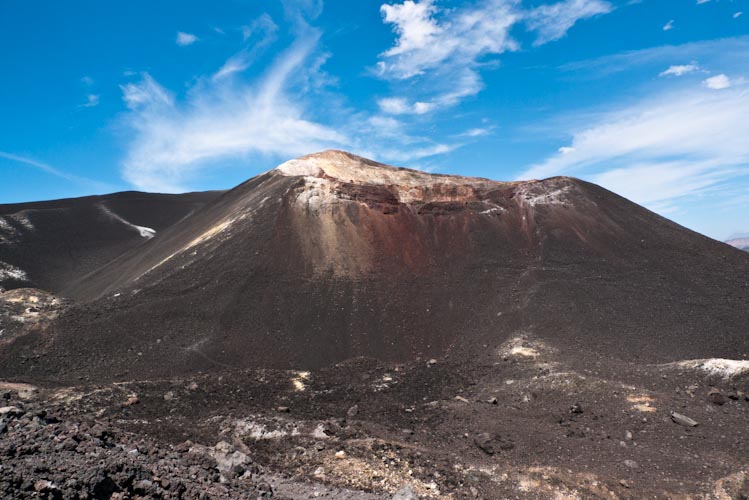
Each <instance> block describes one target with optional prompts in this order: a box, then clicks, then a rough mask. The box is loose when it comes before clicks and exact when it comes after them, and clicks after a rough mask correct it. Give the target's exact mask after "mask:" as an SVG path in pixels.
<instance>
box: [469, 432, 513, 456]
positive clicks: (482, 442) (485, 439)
mask: <svg viewBox="0 0 749 500" xmlns="http://www.w3.org/2000/svg"><path fill="white" fill-rule="evenodd" d="M473 443H474V444H475V445H476V446H478V447H479V448H480V449H481V450H482V451H483V452H484V453H486V454H487V455H494V454H495V453H499V452H500V451H508V450H511V449H513V448H514V447H515V445H514V444H513V443H512V442H511V441H509V440H506V439H502V438H501V437H500V436H499V435H497V434H490V433H488V432H482V433H481V434H477V435H476V437H474V438H473Z"/></svg>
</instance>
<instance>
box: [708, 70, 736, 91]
mask: <svg viewBox="0 0 749 500" xmlns="http://www.w3.org/2000/svg"><path fill="white" fill-rule="evenodd" d="M702 83H703V84H704V85H705V87H707V88H709V89H713V90H723V89H727V88H729V87H730V86H731V79H730V78H728V77H727V76H726V75H723V74H720V75H715V76H711V77H710V78H708V79H706V80H705V81H703V82H702Z"/></svg>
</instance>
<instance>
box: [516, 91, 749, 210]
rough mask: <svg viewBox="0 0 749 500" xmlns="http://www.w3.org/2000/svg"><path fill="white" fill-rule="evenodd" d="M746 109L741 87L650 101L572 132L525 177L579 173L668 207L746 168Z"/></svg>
mask: <svg viewBox="0 0 749 500" xmlns="http://www.w3.org/2000/svg"><path fill="white" fill-rule="evenodd" d="M747 113H749V94H747V93H746V92H745V91H743V90H742V89H731V90H727V91H725V92H721V93H714V92H709V91H706V90H691V91H689V92H687V93H668V94H663V95H659V96H655V97H651V98H647V99H644V100H642V101H640V102H638V103H635V104H634V105H627V106H624V107H622V108H621V109H619V110H615V111H612V112H606V113H602V114H599V115H598V117H597V118H594V119H593V124H592V125H585V126H582V127H580V128H579V129H578V130H575V131H572V132H571V135H572V141H571V144H570V145H569V146H566V147H564V148H560V150H559V152H558V153H557V154H554V155H552V156H550V157H548V158H547V159H546V160H545V161H543V162H541V163H539V164H536V165H533V166H532V167H530V168H529V169H528V170H526V171H525V172H523V173H522V174H521V175H520V178H542V177H549V176H553V175H577V176H581V177H585V178H588V179H590V180H592V181H594V182H597V183H600V184H602V185H603V186H604V187H607V188H609V189H612V190H614V191H616V192H618V193H620V194H623V195H624V196H627V197H628V198H630V199H632V200H633V201H635V202H638V203H643V204H646V205H647V206H649V207H650V208H652V209H655V210H660V211H662V212H663V211H664V210H666V209H668V208H669V207H670V208H672V209H673V208H674V207H675V206H677V205H678V203H677V202H678V200H679V199H680V198H682V197H685V196H687V195H693V194H696V193H704V192H705V191H706V190H707V189H709V188H712V187H714V186H716V185H718V184H719V183H721V182H724V181H727V180H728V179H730V178H732V177H735V176H736V175H737V173H743V174H747V173H749V142H747V141H746V139H745V138H744V135H745V132H744V130H745V128H746V127H745V123H746V116H747ZM589 121H590V115H587V114H586V115H585V122H586V123H588V122H589Z"/></svg>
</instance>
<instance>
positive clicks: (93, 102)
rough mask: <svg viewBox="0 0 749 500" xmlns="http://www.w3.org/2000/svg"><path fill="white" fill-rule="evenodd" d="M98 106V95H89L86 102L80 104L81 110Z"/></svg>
mask: <svg viewBox="0 0 749 500" xmlns="http://www.w3.org/2000/svg"><path fill="white" fill-rule="evenodd" d="M98 105H99V95H98V94H89V95H87V96H86V102H84V103H83V104H81V107H83V108H93V107H95V106H98Z"/></svg>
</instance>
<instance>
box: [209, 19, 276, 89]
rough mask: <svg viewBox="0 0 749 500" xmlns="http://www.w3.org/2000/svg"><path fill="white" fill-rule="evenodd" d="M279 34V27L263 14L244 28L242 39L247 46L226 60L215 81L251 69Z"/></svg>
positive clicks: (215, 76) (214, 76) (215, 74)
mask: <svg viewBox="0 0 749 500" xmlns="http://www.w3.org/2000/svg"><path fill="white" fill-rule="evenodd" d="M277 32H278V25H276V23H275V22H273V18H271V17H270V16H269V15H268V14H262V15H261V16H260V17H258V18H257V19H255V20H254V21H253V22H252V23H251V24H249V25H247V26H243V27H242V39H243V41H244V44H245V46H244V47H243V48H242V50H240V51H239V52H237V53H236V54H234V55H232V56H231V57H230V58H229V59H227V60H226V62H225V63H224V64H223V66H221V68H219V70H218V71H217V72H216V73H214V75H213V79H214V80H220V79H221V78H226V77H227V76H231V75H233V74H235V73H241V72H242V71H244V70H246V69H247V68H249V67H250V66H251V65H252V63H253V61H254V60H255V58H256V57H257V56H258V55H259V54H260V53H262V52H263V51H264V50H265V49H266V48H267V47H268V46H270V44H271V43H273V41H275V39H276V33H277Z"/></svg>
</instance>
